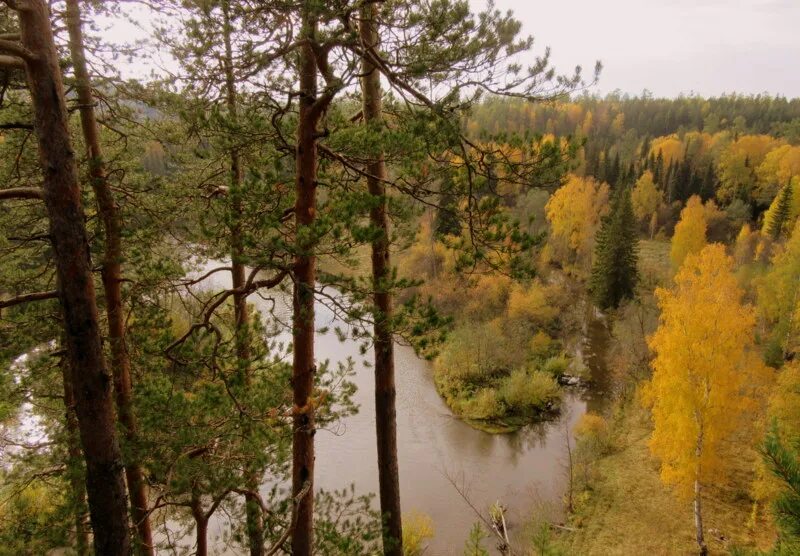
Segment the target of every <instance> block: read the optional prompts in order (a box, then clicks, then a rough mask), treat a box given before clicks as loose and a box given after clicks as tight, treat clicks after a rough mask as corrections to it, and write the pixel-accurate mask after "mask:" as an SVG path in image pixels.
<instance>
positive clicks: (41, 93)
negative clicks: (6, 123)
mask: <svg viewBox="0 0 800 556" xmlns="http://www.w3.org/2000/svg"><path fill="white" fill-rule="evenodd" d="M16 7H17V11H18V13H19V20H20V32H21V33H20V34H21V37H20V39H21V44H22V46H23V47H24V48H25V49H27V51H28V52H29V53H30V55H29V56H26V57H25V58H24V59H25V70H26V75H27V80H28V86H29V89H30V94H31V100H32V103H33V111H34V128H35V131H36V136H37V139H38V144H39V156H40V161H41V166H42V171H43V174H44V183H43V190H44V191H43V193H44V202H45V206H46V209H47V213H48V217H49V226H50V236H51V241H52V245H53V252H54V259H55V267H56V275H57V279H58V285H59V287H58V292H59V301H60V303H61V308H62V311H63V313H64V329H65V334H66V346H67V354H68V357H69V360H70V369H71V374H72V384H73V388H74V393H75V412H76V414H77V417H78V426H79V429H80V437H81V446H82V449H83V454H84V459H85V460H86V493H87V498H88V502H89V513H90V516H91V522H92V529H93V531H94V546H95V552H96V553H97V554H103V555H104V556H106V555H109V556H111V555H120V556H122V555H127V554H129V552H130V539H129V535H128V511H127V503H126V496H125V482H124V478H123V473H122V458H121V454H120V449H119V443H118V440H117V433H116V428H115V417H114V407H113V402H112V392H111V388H112V384H111V383H112V379H111V376H110V375H109V372H108V368H107V366H106V361H105V357H104V355H103V349H102V343H101V338H100V328H99V322H98V321H99V319H98V314H97V305H96V300H95V288H94V281H93V277H92V267H91V261H90V258H89V244H88V239H87V233H86V226H85V216H84V211H83V206H82V205H81V197H80V188H79V185H78V171H77V165H76V162H75V155H74V151H73V149H72V144H71V139H70V135H69V130H68V127H67V108H66V103H65V99H64V87H63V83H62V80H61V70H60V68H59V64H58V54H57V52H56V48H55V44H54V41H53V31H52V28H51V25H50V19H49V13H48V7H47V4H46V3H45V2H44V1H43V0H24V1H18V2H17V3H16Z"/></svg>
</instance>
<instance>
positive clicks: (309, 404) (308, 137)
mask: <svg viewBox="0 0 800 556" xmlns="http://www.w3.org/2000/svg"><path fill="white" fill-rule="evenodd" d="M311 4H312V3H311V2H305V3H304V4H303V14H302V17H303V23H302V29H301V31H300V35H301V37H302V38H305V39H309V40H314V39H315V36H316V32H317V16H316V14H315V13H314V12H313V10H314V9H315V8H314V7H313V6H312V5H311ZM316 97H317V64H316V60H315V58H314V52H313V51H312V48H311V46H310V45H309V44H307V43H306V44H304V45H303V46H302V48H301V50H300V100H299V111H300V113H299V117H298V123H297V152H296V155H295V156H296V173H297V176H296V183H295V193H296V199H295V205H294V217H295V249H296V251H297V252H296V254H295V260H294V292H293V296H292V306H293V307H292V308H293V312H294V319H293V326H292V335H293V345H294V357H293V361H292V390H293V418H292V495H293V496H294V497H295V498H296V497H298V496H300V499H299V500H297V501H296V502H295V503H296V504H297V514H296V516H297V517H296V521H295V524H294V530H293V531H292V554H293V555H294V556H308V555H309V554H311V551H312V547H313V521H314V433H315V424H314V404H313V399H312V394H313V390H314V375H315V373H316V366H315V362H314V282H315V280H316V257H315V255H314V249H315V244H316V241H315V239H314V238H313V237H312V236H313V235H314V233H315V232H314V231H313V225H314V222H315V219H316V216H315V213H316V206H317V124H318V122H319V119H320V112H319V110H317V109H316V107H315V99H316ZM306 485H308V488H307V491H306V494H305V495H304V496H301V493H302V492H303V491H304V488H306Z"/></svg>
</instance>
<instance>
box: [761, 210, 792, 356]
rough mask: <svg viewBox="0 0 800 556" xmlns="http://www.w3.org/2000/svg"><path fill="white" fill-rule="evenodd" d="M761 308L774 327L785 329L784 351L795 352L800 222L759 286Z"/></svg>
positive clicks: (773, 259)
mask: <svg viewBox="0 0 800 556" xmlns="http://www.w3.org/2000/svg"><path fill="white" fill-rule="evenodd" d="M756 289H757V291H758V308H759V312H760V314H761V316H762V317H763V318H764V319H765V320H766V321H767V322H768V323H769V324H771V325H778V324H780V325H781V326H782V330H781V332H782V333H783V335H784V339H783V342H782V343H783V346H782V347H783V348H784V350H787V351H792V350H793V349H794V348H795V347H796V344H797V340H796V336H797V333H796V329H797V323H796V322H795V321H796V320H797V319H796V318H795V315H796V314H797V308H798V304H800V221H798V223H797V224H795V226H794V230H793V231H792V235H791V237H790V238H789V241H787V242H786V246H785V247H784V249H783V250H781V251H779V252H778V253H777V254H776V255H775V256H774V257H773V258H772V268H771V269H770V271H769V272H768V273H767V274H766V275H765V276H764V277H763V278H762V279H760V280H757V282H756Z"/></svg>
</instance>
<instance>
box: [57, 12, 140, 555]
mask: <svg viewBox="0 0 800 556" xmlns="http://www.w3.org/2000/svg"><path fill="white" fill-rule="evenodd" d="M67 30H68V32H69V49H70V55H71V57H72V64H73V68H74V72H75V81H76V83H75V90H76V93H77V95H78V102H79V104H80V116H81V128H82V130H83V137H84V141H85V142H86V149H87V151H88V158H89V180H90V183H91V186H92V190H93V191H94V194H95V199H96V201H97V209H98V213H99V215H100V220H101V221H102V225H103V232H104V234H105V252H104V253H103V262H102V268H101V276H102V280H103V290H104V292H105V300H106V314H107V317H108V339H109V344H110V347H111V370H112V374H113V376H114V392H115V397H116V405H117V418H118V419H119V422H120V423H121V424H122V433H123V434H124V435H125V439H126V440H127V441H128V442H129V443H130V444H135V443H136V440H137V437H138V426H137V423H136V416H135V414H134V412H133V392H132V386H131V361H130V357H129V354H128V348H127V345H126V340H125V334H126V326H125V312H124V307H123V304H122V268H121V260H122V230H121V227H122V222H121V220H122V218H121V215H120V212H119V208H118V207H117V205H116V203H115V201H114V197H113V194H112V193H111V187H110V186H109V183H108V178H107V174H106V168H105V161H104V159H103V152H102V149H101V146H100V130H99V128H98V125H97V119H96V117H95V112H94V97H93V96H92V87H91V81H90V78H89V71H88V68H87V65H86V54H85V45H84V41H83V30H82V27H81V12H80V6H79V3H78V0H67ZM125 476H126V479H127V483H128V493H129V495H130V502H131V516H132V518H133V523H134V525H135V528H136V534H137V538H136V544H137V551H138V552H140V553H141V554H144V555H146V556H152V555H153V554H154V551H153V534H152V530H151V527H150V517H149V514H148V511H147V506H148V503H147V485H146V483H145V479H144V473H143V471H142V467H141V466H140V465H139V464H138V463H137V462H136V461H126V462H125Z"/></svg>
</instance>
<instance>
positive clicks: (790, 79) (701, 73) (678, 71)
mask: <svg viewBox="0 0 800 556" xmlns="http://www.w3.org/2000/svg"><path fill="white" fill-rule="evenodd" d="M471 3H472V5H473V6H474V7H475V8H479V7H482V6H485V5H486V2H485V0H471ZM495 5H496V7H497V8H498V9H500V10H502V11H505V10H508V9H511V10H513V11H514V14H515V15H516V17H517V18H518V19H520V20H521V21H522V22H523V32H524V33H525V34H530V35H533V37H534V39H535V47H534V48H535V50H536V52H538V53H539V54H541V53H542V51H543V49H544V47H545V46H550V47H551V49H552V58H551V59H552V61H553V63H554V64H555V65H556V67H557V68H558V69H560V70H561V72H563V73H568V72H569V71H570V70H571V68H573V67H574V66H575V65H577V64H580V65H582V66H583V67H584V70H585V71H589V72H590V70H591V69H592V68H593V67H594V61H595V60H597V59H599V60H600V61H602V62H603V66H604V69H603V73H602V74H601V76H600V82H599V84H598V85H597V87H596V88H595V89H594V90H595V91H596V92H599V93H607V92H611V91H613V90H615V89H620V90H621V91H622V92H627V93H632V94H636V93H641V91H642V90H643V89H649V90H650V91H652V92H653V93H654V94H655V95H656V96H676V95H678V94H680V93H689V92H695V93H699V94H701V95H703V96H711V95H719V94H721V93H731V92H739V93H761V92H769V93H772V94H781V95H784V96H787V97H797V96H800V0H495Z"/></svg>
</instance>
